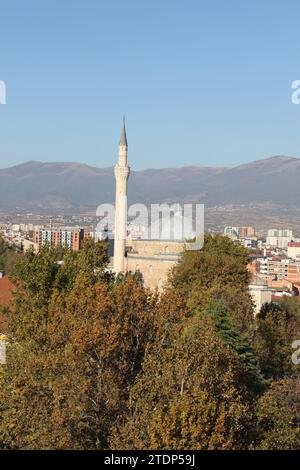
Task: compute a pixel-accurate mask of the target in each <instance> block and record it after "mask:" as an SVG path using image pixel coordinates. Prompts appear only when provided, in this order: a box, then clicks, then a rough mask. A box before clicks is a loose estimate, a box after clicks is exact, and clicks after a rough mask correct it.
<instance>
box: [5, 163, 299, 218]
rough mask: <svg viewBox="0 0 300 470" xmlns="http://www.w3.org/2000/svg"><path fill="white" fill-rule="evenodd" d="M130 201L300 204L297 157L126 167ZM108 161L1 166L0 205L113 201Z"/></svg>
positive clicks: (62, 208)
mask: <svg viewBox="0 0 300 470" xmlns="http://www.w3.org/2000/svg"><path fill="white" fill-rule="evenodd" d="M128 192H129V203H135V202H136V203H146V204H149V203H163V202H181V203H183V202H185V203H188V202H200V203H204V204H206V205H207V206H208V207H212V206H218V205H223V206H224V205H230V204H245V205H247V204H251V203H259V204H270V203H271V204H279V205H285V206H294V207H295V206H300V159H298V158H293V157H284V156H279V157H272V158H268V159H264V160H258V161H255V162H252V163H248V164H244V165H240V166H237V167H235V168H210V167H196V166H193V167H191V166H188V167H184V168H164V169H149V170H144V171H131V175H130V179H129V191H128ZM114 196H115V180H114V174H113V167H111V168H94V167H90V166H88V165H85V164H80V163H42V162H37V161H29V162H26V163H23V164H21V165H17V166H14V167H11V168H6V169H0V210H1V211H19V210H26V211H32V212H37V213H43V212H74V211H78V210H96V207H97V205H98V204H101V203H107V202H110V203H113V202H114Z"/></svg>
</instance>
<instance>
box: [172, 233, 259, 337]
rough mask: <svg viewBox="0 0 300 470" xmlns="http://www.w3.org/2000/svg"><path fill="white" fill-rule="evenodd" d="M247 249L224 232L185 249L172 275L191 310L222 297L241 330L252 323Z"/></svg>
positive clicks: (203, 308)
mask: <svg viewBox="0 0 300 470" xmlns="http://www.w3.org/2000/svg"><path fill="white" fill-rule="evenodd" d="M247 263H248V252H247V250H246V249H245V248H243V247H242V246H237V245H235V244H234V243H233V242H232V241H231V240H230V239H229V238H227V237H223V236H221V235H214V236H213V235H205V239H204V246H203V248H202V249H201V250H195V251H185V252H184V253H183V255H182V258H181V260H180V262H179V263H178V265H177V266H175V267H174V269H173V271H172V273H171V275H170V279H169V282H170V285H171V286H172V287H173V289H175V290H176V291H178V292H179V293H180V294H181V295H182V296H183V297H184V298H185V299H186V303H187V306H188V308H189V309H190V310H192V311H194V310H196V311H204V310H205V309H206V308H207V307H208V305H209V304H210V302H211V300H212V299H216V300H222V302H223V304H224V308H226V310H227V313H228V315H229V316H230V318H231V320H232V322H233V323H234V325H235V326H236V327H237V328H238V329H239V331H245V330H248V331H250V330H251V329H252V327H253V307H252V301H251V297H250V294H249V291H248V284H249V273H248V271H247Z"/></svg>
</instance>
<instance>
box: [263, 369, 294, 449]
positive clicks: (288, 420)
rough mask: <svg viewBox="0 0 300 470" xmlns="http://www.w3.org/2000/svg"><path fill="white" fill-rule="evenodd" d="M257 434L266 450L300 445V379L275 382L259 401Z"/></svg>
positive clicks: (292, 447)
mask: <svg viewBox="0 0 300 470" xmlns="http://www.w3.org/2000/svg"><path fill="white" fill-rule="evenodd" d="M257 436H258V441H259V448H261V449H265V450H299V449H300V380H299V377H294V378H284V379H281V380H279V381H276V382H273V383H272V386H271V387H270V389H269V390H268V391H267V392H266V393H265V395H263V396H262V397H261V398H260V400H259V401H258V405H257Z"/></svg>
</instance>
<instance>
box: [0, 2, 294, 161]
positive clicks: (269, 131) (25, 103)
mask: <svg viewBox="0 0 300 470" xmlns="http://www.w3.org/2000/svg"><path fill="white" fill-rule="evenodd" d="M296 79H300V2H299V0H251V1H247V2H246V1H242V0H226V1H224V0H206V1H204V0H180V1H179V0H126V1H125V0H85V1H84V0H42V1H41V0H9V1H4V0H2V1H1V2H0V80H3V81H5V83H6V85H7V104H6V105H0V166H1V167H6V166H11V165H14V164H17V163H22V162H24V161H26V160H41V161H80V162H84V163H87V164H90V165H94V166H99V167H104V166H111V165H113V164H114V163H115V160H116V152H117V144H118V139H119V135H120V129H121V124H122V115H123V113H125V114H126V120H127V134H128V141H129V152H130V153H129V159H130V164H131V166H132V167H133V168H134V169H143V168H153V167H179V166H185V165H206V166H235V165H238V164H241V163H244V162H249V161H252V160H257V159H260V158H267V157H269V156H272V155H288V156H296V157H300V105H298V106H296V105H293V104H292V102H291V93H292V90H291V83H292V81H293V80H296Z"/></svg>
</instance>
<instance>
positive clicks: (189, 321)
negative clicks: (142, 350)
mask: <svg viewBox="0 0 300 470" xmlns="http://www.w3.org/2000/svg"><path fill="white" fill-rule="evenodd" d="M179 322H180V323H181V327H180V328H179V330H180V334H179V335H178V328H177V327H176V326H175V324H174V326H173V327H171V332H169V335H168V338H167V341H166V338H165V336H162V337H161V338H160V340H158V338H157V339H156V341H157V342H156V344H155V348H152V350H151V352H149V353H148V354H147V355H146V356H145V359H144V362H143V366H142V371H141V373H140V374H139V375H138V377H137V380H136V382H135V383H134V385H133V387H132V388H131V393H130V398H129V413H128V414H127V416H126V417H125V419H123V421H122V423H121V424H120V425H117V426H115V429H114V430H113V432H112V436H111V440H110V444H111V447H112V448H114V449H120V448H122V449H132V448H138V449H153V448H159V449H233V448H237V449H238V448H246V447H247V446H248V445H249V443H250V442H251V439H252V437H251V429H252V426H251V423H252V419H253V416H252V412H251V406H250V402H249V400H248V397H247V395H246V394H244V391H243V390H242V389H241V387H239V385H238V379H239V377H240V375H239V371H238V369H237V367H236V361H235V357H234V355H233V354H232V352H231V351H230V348H228V346H226V345H225V344H224V341H223V340H222V339H221V338H220V337H219V336H218V335H217V334H216V332H215V329H214V325H213V322H212V320H211V318H208V317H205V316H193V317H188V318H186V319H185V320H184V321H183V322H182V321H179ZM177 326H178V325H177ZM172 332H173V334H172Z"/></svg>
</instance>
